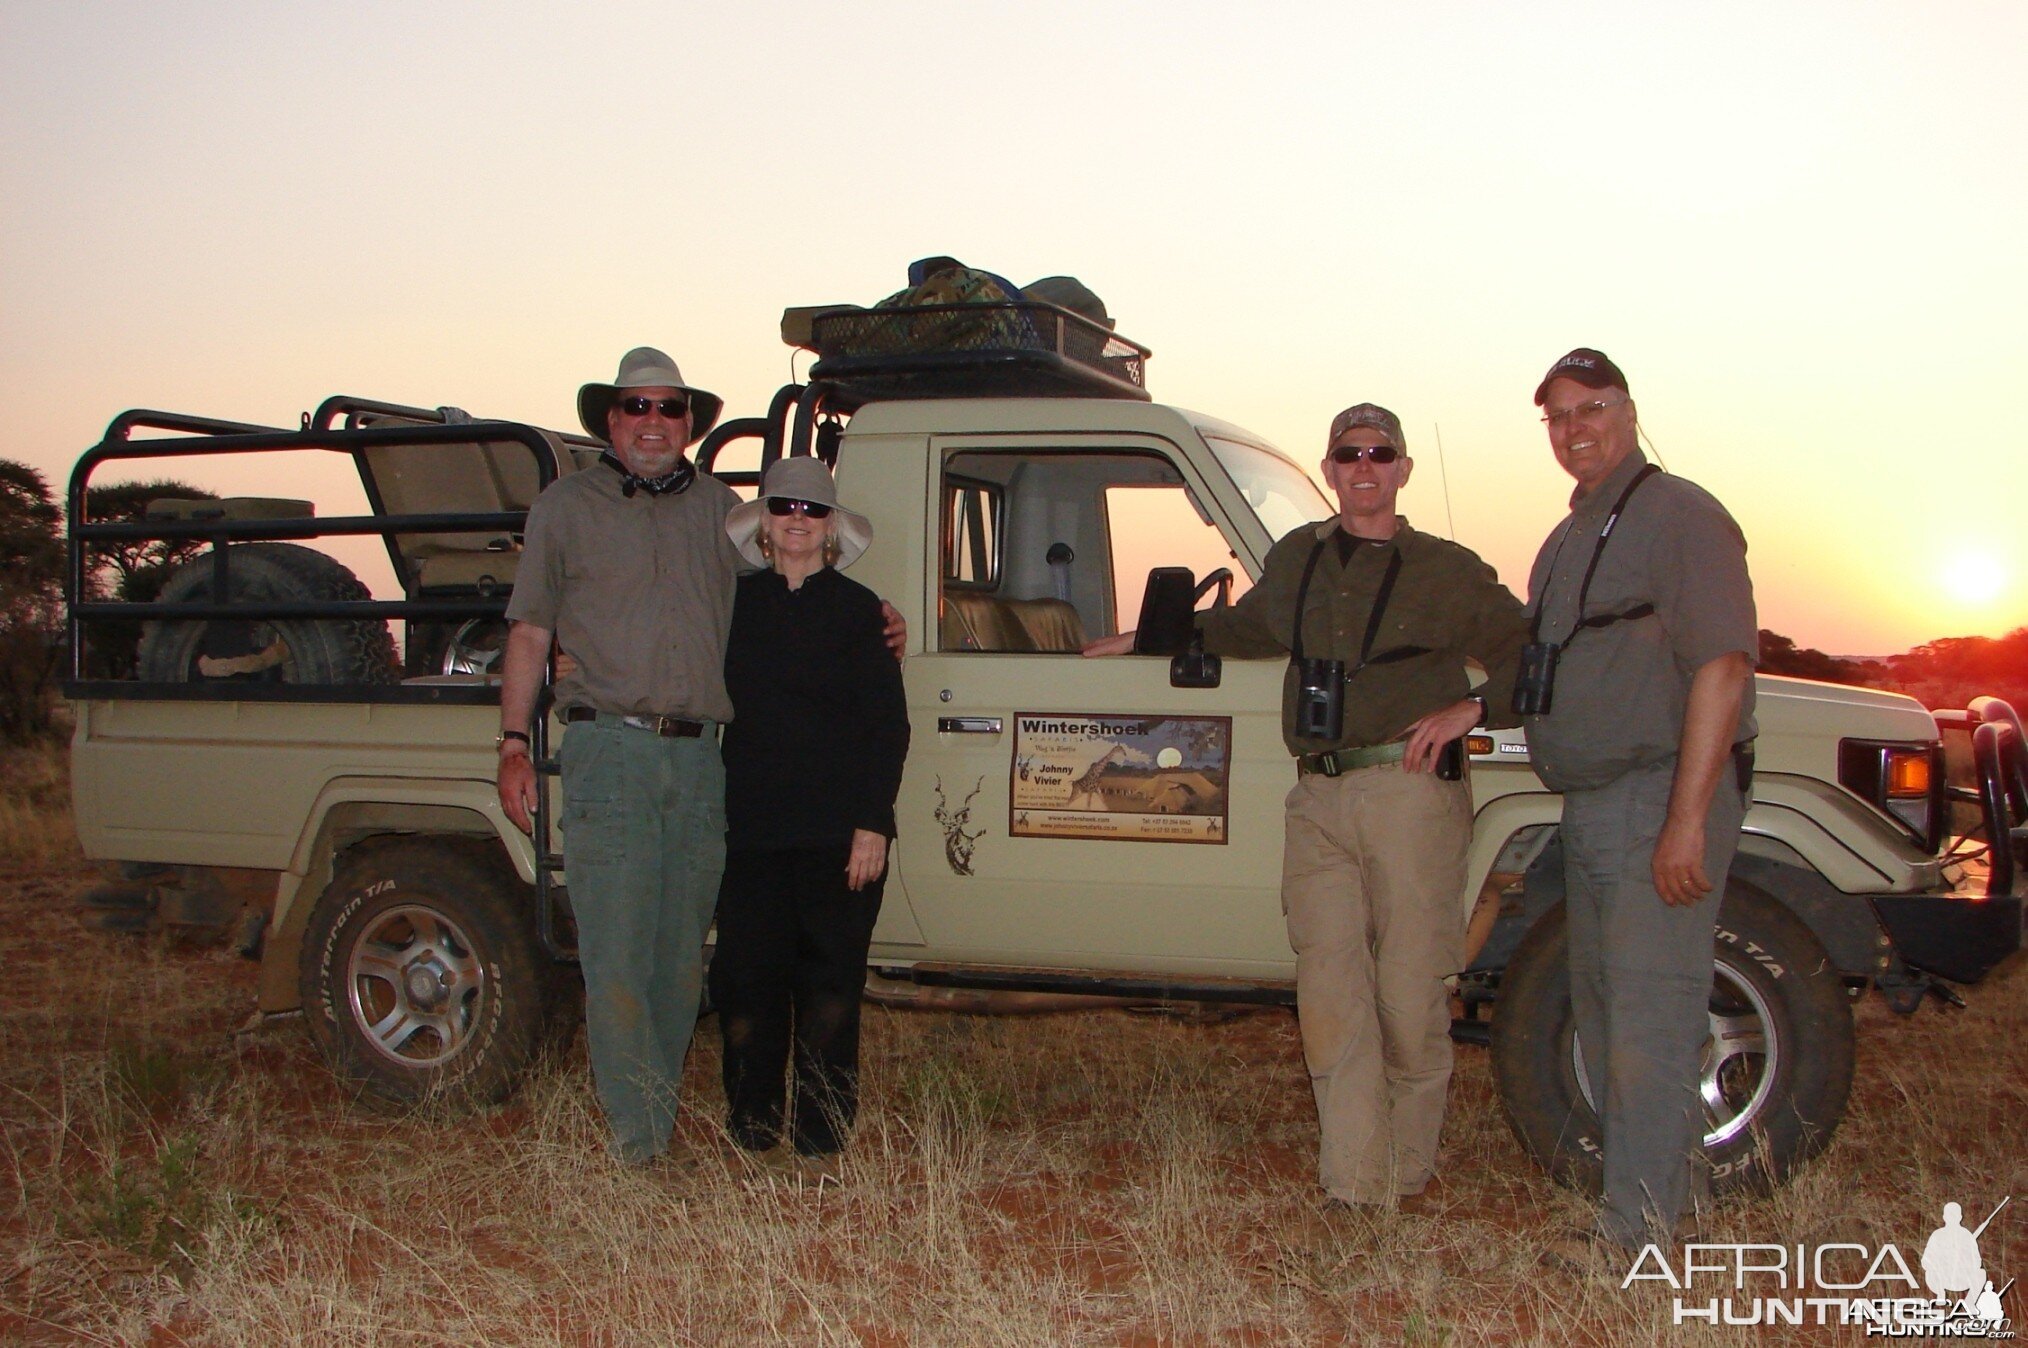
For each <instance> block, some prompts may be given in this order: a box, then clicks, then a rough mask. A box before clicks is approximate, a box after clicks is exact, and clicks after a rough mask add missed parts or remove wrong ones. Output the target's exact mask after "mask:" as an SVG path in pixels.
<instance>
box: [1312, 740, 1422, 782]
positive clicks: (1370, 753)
mask: <svg viewBox="0 0 2028 1348" xmlns="http://www.w3.org/2000/svg"><path fill="white" fill-rule="evenodd" d="M1407 753H1408V741H1406V740H1389V741H1388V742H1387V743H1385V744H1368V745H1363V746H1360V747H1357V748H1351V749H1326V750H1325V751H1324V752H1323V753H1320V754H1297V755H1296V775H1297V776H1299V777H1308V776H1309V775H1310V774H1311V773H1314V772H1321V773H1323V774H1324V775H1325V776H1326V777H1337V776H1341V775H1343V774H1345V773H1348V772H1355V771H1357V770H1358V769H1360V768H1378V767H1383V766H1385V765H1386V764H1389V763H1399V762H1400V761H1401V760H1402V759H1403V758H1404V757H1405V756H1406V755H1407Z"/></svg>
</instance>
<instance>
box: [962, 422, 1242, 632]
mask: <svg viewBox="0 0 2028 1348" xmlns="http://www.w3.org/2000/svg"><path fill="white" fill-rule="evenodd" d="M942 472H943V478H942V482H941V484H940V511H941V514H942V516H943V518H942V520H941V521H940V528H939V531H938V534H937V536H936V537H937V544H936V546H937V549H938V552H937V557H936V561H935V565H936V566H937V568H938V574H939V578H940V581H941V585H940V591H939V596H938V599H939V603H938V613H937V629H938V648H939V649H940V650H945V651H981V652H1000V653H1008V654H1044V655H1062V654H1071V653H1074V652H1077V651H1079V650H1082V649H1083V647H1084V646H1085V644H1086V642H1087V641H1088V640H1089V639H1090V638H1092V637H1097V636H1101V635H1103V634H1105V633H1107V632H1114V631H1119V630H1121V629H1122V628H1124V627H1131V626H1133V625H1134V623H1135V621H1136V620H1137V619H1138V618H1139V616H1140V611H1141V591H1142V590H1143V589H1144V588H1146V585H1147V580H1148V570H1149V568H1150V567H1155V566H1188V567H1190V568H1191V569H1193V570H1194V571H1196V572H1197V573H1198V574H1199V575H1200V576H1201V575H1204V574H1207V573H1208V572H1210V571H1213V570H1215V569H1217V568H1218V567H1221V566H1232V565H1233V562H1232V552H1231V549H1230V548H1229V546H1228V545H1227V543H1226V541H1225V539H1224V537H1223V536H1222V535H1221V534H1220V533H1219V531H1218V529H1217V528H1216V527H1215V526H1214V525H1213V524H1212V522H1211V520H1210V519H1209V518H1208V517H1207V516H1205V515H1204V514H1202V513H1200V512H1199V510H1198V509H1197V507H1196V506H1195V505H1194V504H1192V502H1191V500H1190V497H1189V495H1188V494H1187V492H1186V490H1185V487H1184V476H1183V473H1182V471H1181V469H1180V468H1179V466H1178V464H1177V460H1176V458H1175V457H1174V456H1173V452H1163V451H1160V450H1157V449H1154V448H1141V447H1137V446H1127V445H1120V446H1106V445H1098V446H1093V447H1091V448H1072V447H1069V446H1063V447H1057V446H1050V445H1037V446H1023V447H1018V448H1016V447H1008V448H973V447H970V446H967V447H963V448H955V449H952V450H949V451H947V452H946V453H945V455H944V459H943V470H942ZM1234 570H1235V571H1237V570H1238V568H1237V567H1236V566H1235V567H1234ZM1239 579H1240V583H1241V584H1244V583H1245V575H1244V573H1243V572H1241V573H1239Z"/></svg>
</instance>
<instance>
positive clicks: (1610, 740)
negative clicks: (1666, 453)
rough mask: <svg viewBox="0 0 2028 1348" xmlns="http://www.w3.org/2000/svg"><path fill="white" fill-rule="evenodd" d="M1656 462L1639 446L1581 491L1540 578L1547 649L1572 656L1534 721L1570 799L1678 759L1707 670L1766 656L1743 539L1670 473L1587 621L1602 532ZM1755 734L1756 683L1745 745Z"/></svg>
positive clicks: (1639, 507) (1533, 598)
mask: <svg viewBox="0 0 2028 1348" xmlns="http://www.w3.org/2000/svg"><path fill="white" fill-rule="evenodd" d="M1646 464H1647V459H1646V457H1645V456H1644V455H1642V453H1641V452H1640V450H1638V449H1636V450H1634V451H1633V452H1632V453H1630V454H1628V455H1627V458H1626V461H1625V462H1624V463H1622V464H1620V466H1619V467H1618V468H1616V469H1614V470H1613V474H1612V476H1611V477H1609V478H1607V479H1606V480H1605V481H1604V482H1602V483H1600V484H1599V485H1598V486H1597V487H1596V488H1594V489H1592V490H1591V491H1585V490H1583V489H1582V488H1580V489H1579V490H1578V491H1577V492H1576V493H1574V494H1573V495H1572V496H1571V501H1570V514H1569V516H1568V517H1567V518H1566V519H1565V520H1564V521H1563V523H1562V524H1560V525H1558V526H1557V528H1556V530H1555V531H1554V532H1553V533H1551V534H1550V535H1549V538H1548V540H1547V541H1546V542H1544V543H1543V545H1542V551H1541V552H1540V553H1539V554H1538V555H1537V556H1536V558H1535V566H1534V569H1533V570H1532V571H1531V572H1530V573H1529V577H1528V594H1529V597H1530V598H1529V606H1530V610H1531V611H1536V610H1538V609H1539V611H1540V614H1541V625H1540V627H1539V628H1538V632H1539V635H1540V639H1541V640H1543V641H1555V642H1562V643H1563V651H1562V654H1561V656H1560V657H1559V659H1558V661H1557V667H1556V683H1555V696H1554V699H1553V700H1552V702H1551V705H1550V711H1549V714H1548V715H1546V716H1530V717H1528V718H1527V722H1526V724H1527V729H1528V748H1529V752H1530V755H1531V757H1532V758H1533V760H1534V765H1535V770H1536V772H1537V773H1539V774H1540V775H1541V777H1542V779H1543V780H1544V781H1545V782H1547V783H1549V785H1550V786H1552V787H1555V788H1556V789H1557V790H1559V791H1572V790H1585V789H1588V788H1592V787H1598V786H1603V785H1605V784H1606V783H1607V782H1610V781H1612V780H1613V779H1614V778H1616V777H1618V776H1619V775H1620V774H1621V773H1624V772H1627V771H1629V770H1631V769H1633V768H1638V767H1644V766H1646V765H1648V764H1651V763H1658V762H1661V761H1662V760H1664V759H1667V758H1669V757H1671V756H1673V755H1674V754H1675V753H1676V751H1677V748H1678V745H1679V744H1680V743H1681V740H1682V736H1683V713H1684V708H1685V707H1686V706H1687V705H1688V702H1689V696H1690V681H1691V679H1692V678H1693V677H1694V676H1695V675H1696V673H1697V671H1698V670H1699V669H1700V668H1702V667H1703V666H1704V665H1706V664H1708V663H1710V662H1711V661H1712V660H1715V659H1717V658H1718V657H1719V656H1721V655H1725V654H1727V653H1729V652H1731V651H1742V652H1744V653H1745V654H1746V657H1747V658H1748V659H1749V660H1754V659H1757V658H1758V655H1759V645H1760V642H1759V632H1758V628H1757V624H1756V619H1755V615H1754V607H1753V582H1752V580H1751V579H1749V578H1748V576H1747V573H1746V537H1745V535H1743V534H1742V533H1741V532H1740V530H1739V526H1738V525H1737V524H1736V523H1734V522H1733V519H1732V516H1731V515H1729V514H1727V513H1726V510H1725V507H1724V506H1722V505H1720V504H1719V503H1718V501H1717V499H1716V498H1714V497H1713V496H1712V495H1711V493H1709V492H1707V491H1705V490H1704V489H1703V488H1702V487H1699V486H1697V485H1696V484H1695V483H1692V482H1686V481H1684V480H1683V479H1682V478H1680V477H1674V476H1671V475H1670V474H1667V473H1653V474H1650V475H1649V477H1648V479H1647V480H1646V481H1645V482H1643V483H1642V484H1641V485H1640V487H1639V488H1638V489H1637V490H1636V491H1635V492H1634V494H1633V496H1632V497H1631V498H1630V499H1629V500H1628V502H1627V505H1626V509H1625V511H1624V513H1622V514H1621V516H1620V520H1619V523H1618V524H1617V525H1615V526H1614V528H1613V532H1612V537H1611V540H1610V541H1609V542H1608V543H1607V544H1606V545H1605V551H1604V552H1603V554H1601V555H1600V557H1599V563H1598V570H1597V572H1596V573H1595V574H1594V575H1593V577H1592V582H1591V589H1590V591H1589V592H1588V594H1587V595H1586V596H1585V604H1584V612H1583V614H1579V613H1578V612H1577V599H1578V590H1579V587H1580V586H1581V585H1582V583H1583V581H1584V573H1585V569H1586V567H1588V566H1589V565H1590V564H1591V558H1592V552H1593V549H1595V548H1596V547H1597V546H1598V540H1599V531H1600V530H1601V528H1603V527H1604V525H1605V522H1606V517H1607V516H1608V515H1610V514H1611V513H1612V508H1613V505H1614V503H1615V502H1617V501H1618V500H1619V498H1620V494H1621V493H1622V492H1624V491H1625V490H1626V489H1627V484H1628V483H1630V482H1632V481H1633V480H1634V475H1635V474H1637V473H1638V472H1640V470H1641V469H1642V468H1643V467H1645V466H1646ZM1641 604H1652V605H1653V606H1654V610H1655V611H1654V613H1653V614H1652V615H1651V616H1649V617H1644V618H1630V619H1626V620H1624V621H1620V622H1615V623H1611V624H1609V625H1607V626H1604V627H1595V628H1586V629H1583V630H1581V631H1579V630H1577V623H1578V620H1579V618H1580V617H1585V618H1589V617H1594V616H1599V615H1604V614H1610V613H1624V612H1626V611H1627V610H1628V609H1631V608H1634V607H1636V606H1638V605H1641ZM1573 633H1575V635H1573ZM1754 733H1755V730H1754V719H1753V684H1752V683H1751V681H1749V682H1748V684H1747V687H1746V692H1745V696H1744V697H1743V698H1742V699H1741V701H1740V707H1739V726H1738V730H1737V733H1736V734H1735V736H1734V739H1735V740H1736V741H1737V740H1748V739H1752V738H1753V736H1754Z"/></svg>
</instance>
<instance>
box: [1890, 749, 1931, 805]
mask: <svg viewBox="0 0 2028 1348" xmlns="http://www.w3.org/2000/svg"><path fill="white" fill-rule="evenodd" d="M1929 770H1930V755H1929V751H1928V750H1926V749H1925V750H1923V751H1921V752H1910V751H1908V750H1904V749H1894V750H1889V751H1888V754H1887V795H1888V798H1889V799H1890V800H1909V799H1913V798H1916V797H1920V796H1927V795H1928V794H1929Z"/></svg>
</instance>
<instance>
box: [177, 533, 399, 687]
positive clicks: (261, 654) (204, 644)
mask: <svg viewBox="0 0 2028 1348" xmlns="http://www.w3.org/2000/svg"><path fill="white" fill-rule="evenodd" d="M226 575H227V586H228V594H227V600H228V602H235V603H241V602H243V603H258V602H263V601H265V602H268V603H284V604H293V603H315V602H321V601H329V600H362V599H371V598H372V597H373V596H372V595H371V594H370V593H369V592H368V591H367V589H366V587H365V586H364V585H362V584H360V582H359V577H357V576H355V575H353V574H352V572H350V571H349V570H347V569H346V568H345V567H344V566H343V565H342V564H340V563H339V562H338V561H336V560H335V559H334V558H331V557H329V556H327V555H325V554H324V553H321V552H317V551H315V550H314V549H311V548H305V547H299V546H297V545H296V544H294V543H242V544H239V545H237V546H235V547H233V548H232V549H231V550H230V551H229V552H228V554H227V556H226ZM211 579H212V554H210V553H205V554H204V555H203V556H201V557H197V558H194V559H192V560H191V561H188V562H185V563H184V564H183V565H182V566H181V567H179V568H177V570H176V573H175V574H174V575H172V576H171V577H170V578H169V582H168V584H166V585H164V586H163V587H162V594H161V602H162V603H165V604H174V603H190V602H203V601H206V600H209V599H210V598H211V597H212V594H211ZM138 663H139V673H140V677H141V679H142V681H143V682H146V683H199V682H209V681H213V680H219V679H230V680H233V681H236V682H255V683H327V684H362V683H364V684H384V683H392V682H394V681H395V679H396V678H397V677H399V673H400V668H399V665H398V663H397V661H396V658H395V653H394V637H393V636H392V634H390V633H389V631H388V628H387V623H386V621H385V620H378V621H376V620H374V619H369V618H329V619H309V618H277V619H262V618H254V619H225V618H215V619H201V618H200V619H192V620H175V619H162V620H158V621H155V622H149V623H145V624H143V625H142V628H141V650H140V659H139V662H138Z"/></svg>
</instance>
